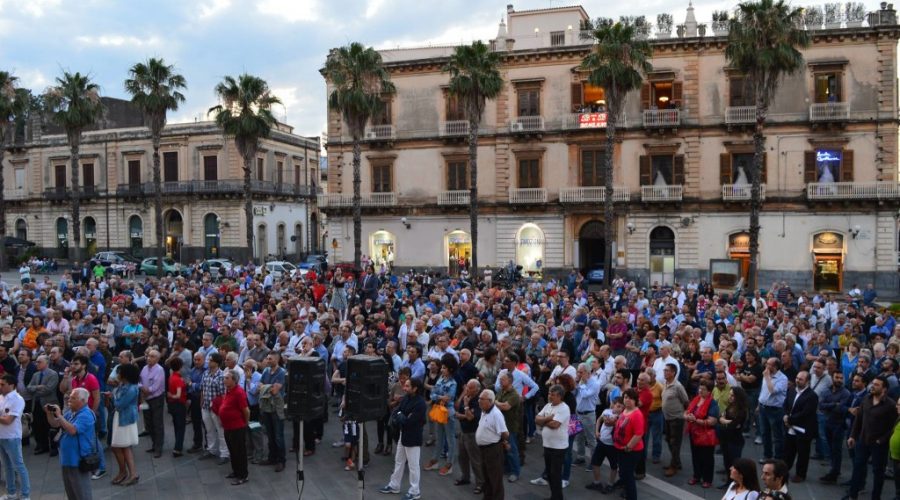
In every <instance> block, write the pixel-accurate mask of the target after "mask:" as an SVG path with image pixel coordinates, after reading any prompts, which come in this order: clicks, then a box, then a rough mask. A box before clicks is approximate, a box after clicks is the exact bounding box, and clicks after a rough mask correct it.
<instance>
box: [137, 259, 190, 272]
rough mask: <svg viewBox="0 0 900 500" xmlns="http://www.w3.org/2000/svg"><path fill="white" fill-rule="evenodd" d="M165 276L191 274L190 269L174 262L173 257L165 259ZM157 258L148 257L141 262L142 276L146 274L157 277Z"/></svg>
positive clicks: (139, 270) (140, 270)
mask: <svg viewBox="0 0 900 500" xmlns="http://www.w3.org/2000/svg"><path fill="white" fill-rule="evenodd" d="M162 268H163V274H165V275H166V276H175V275H179V274H184V273H185V272H189V271H188V268H186V267H184V266H182V265H181V264H179V263H178V262H175V261H174V260H172V258H171V257H164V258H163V266H162ZM156 269H157V264H156V257H148V258H146V259H144V260H143V261H142V262H141V267H140V268H139V269H138V272H139V273H140V274H146V275H148V276H156Z"/></svg>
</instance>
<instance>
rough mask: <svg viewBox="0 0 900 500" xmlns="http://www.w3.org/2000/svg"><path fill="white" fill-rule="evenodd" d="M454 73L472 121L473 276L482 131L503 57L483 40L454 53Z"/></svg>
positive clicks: (453, 89) (454, 89) (453, 87)
mask: <svg viewBox="0 0 900 500" xmlns="http://www.w3.org/2000/svg"><path fill="white" fill-rule="evenodd" d="M444 71H448V72H450V94H451V95H453V96H455V97H456V98H457V99H458V100H459V102H460V104H461V105H462V106H463V109H464V110H465V114H466V119H467V120H469V131H468V132H469V227H470V229H469V231H470V235H471V237H472V266H471V267H472V269H471V275H472V276H475V275H476V274H477V273H478V127H479V125H480V124H481V118H482V116H483V115H484V107H485V104H486V103H487V101H488V100H489V99H495V98H496V97H497V96H498V95H500V91H501V90H503V77H502V76H501V75H500V55H499V54H497V53H496V52H493V51H491V49H490V48H489V47H488V46H487V45H485V44H484V43H483V42H481V41H480V40H478V41H475V42H472V44H471V45H460V46H458V47H456V48H455V49H454V50H453V54H452V55H451V56H450V61H449V62H448V63H447V66H446V67H445V68H444Z"/></svg>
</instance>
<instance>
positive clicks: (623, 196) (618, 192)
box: [559, 186, 631, 203]
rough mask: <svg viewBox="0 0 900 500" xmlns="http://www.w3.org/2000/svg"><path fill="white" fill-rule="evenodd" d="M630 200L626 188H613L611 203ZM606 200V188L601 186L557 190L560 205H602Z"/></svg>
mask: <svg viewBox="0 0 900 500" xmlns="http://www.w3.org/2000/svg"><path fill="white" fill-rule="evenodd" d="M630 199H631V194H630V193H629V192H628V188H625V187H622V186H615V187H613V202H614V203H618V202H623V201H628V200H630ZM605 200H606V188H605V187H603V186H590V187H567V188H561V189H560V190H559V202H560V203H603V202H604V201H605Z"/></svg>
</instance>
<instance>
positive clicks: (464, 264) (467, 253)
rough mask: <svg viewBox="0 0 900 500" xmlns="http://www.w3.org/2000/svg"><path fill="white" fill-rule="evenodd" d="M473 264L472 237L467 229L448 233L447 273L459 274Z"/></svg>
mask: <svg viewBox="0 0 900 500" xmlns="http://www.w3.org/2000/svg"><path fill="white" fill-rule="evenodd" d="M471 264H472V237H471V236H470V235H469V233H467V232H465V231H453V232H452V233H450V234H448V235H447V273H448V274H449V275H451V276H457V275H459V273H460V272H461V271H462V270H463V269H468V268H469V266H470V265H471Z"/></svg>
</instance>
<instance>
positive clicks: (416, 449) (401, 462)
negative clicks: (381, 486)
mask: <svg viewBox="0 0 900 500" xmlns="http://www.w3.org/2000/svg"><path fill="white" fill-rule="evenodd" d="M421 453H422V447H421V446H413V447H410V448H407V447H406V446H403V445H402V444H400V443H399V442H398V443H397V452H396V453H395V454H394V473H393V474H391V482H390V483H388V486H390V487H391V488H394V489H397V490H399V489H400V483H401V482H402V481H403V469H405V468H406V464H407V463H409V493H410V494H411V495H419V494H421V491H419V475H420V474H421V471H422V466H421V465H420V464H419V456H420V455H421Z"/></svg>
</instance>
